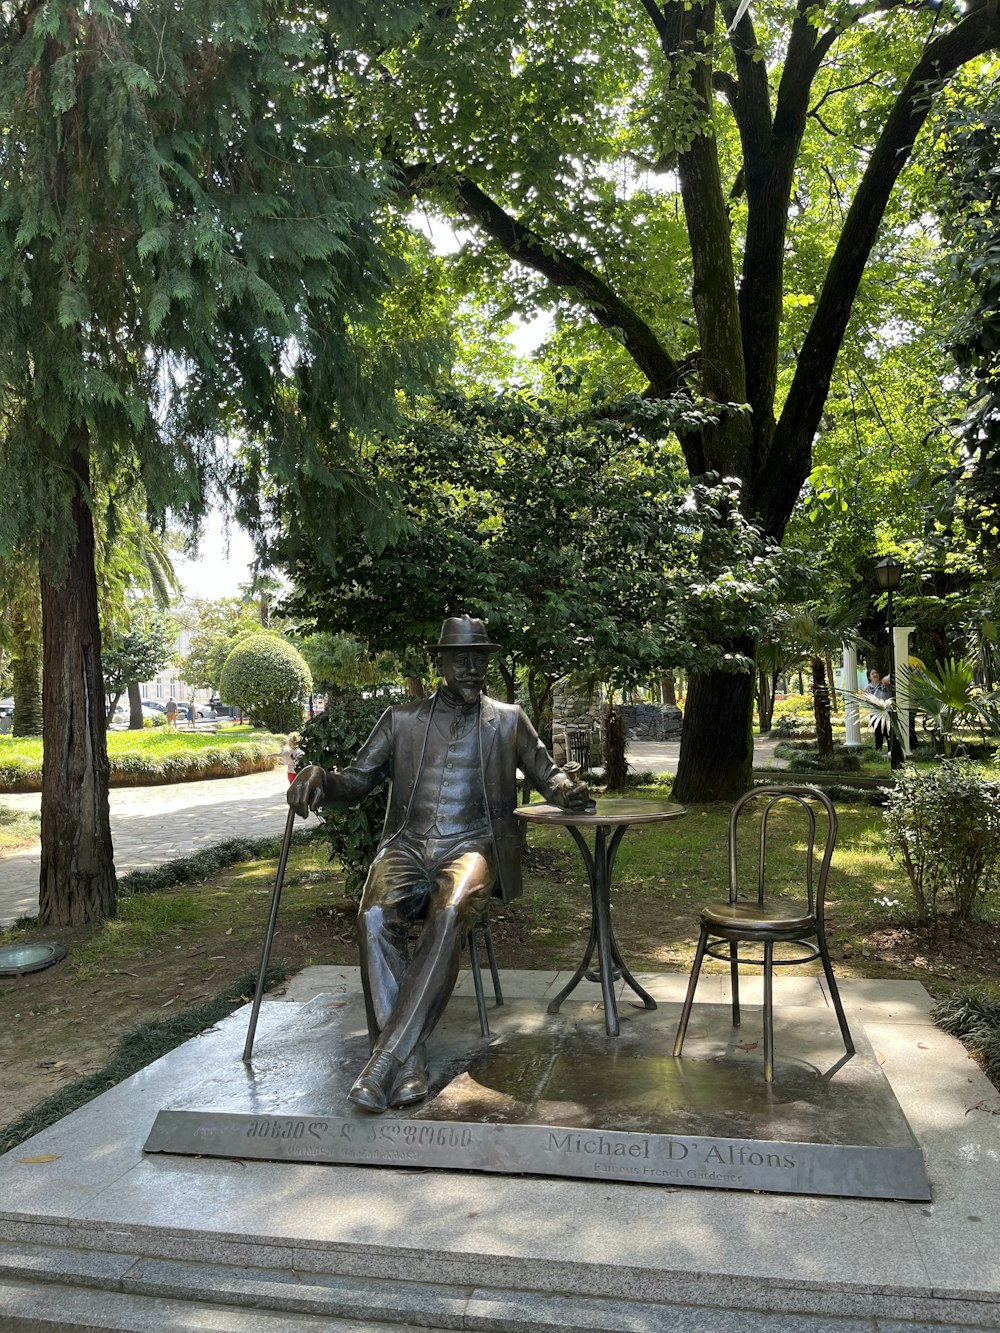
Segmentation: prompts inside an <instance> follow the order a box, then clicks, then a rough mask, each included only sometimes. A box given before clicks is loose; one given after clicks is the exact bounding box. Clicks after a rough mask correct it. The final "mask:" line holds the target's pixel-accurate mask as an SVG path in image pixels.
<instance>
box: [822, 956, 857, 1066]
mask: <svg viewBox="0 0 1000 1333" xmlns="http://www.w3.org/2000/svg"><path fill="white" fill-rule="evenodd" d="M816 942H817V944H818V945H819V956H820V958H821V959H822V961H823V971H824V972H825V974H826V984H827V985H828V986H829V987H830V999H831V1000H832V1001H833V1008H834V1012H835V1013H836V1015H837V1022H838V1023H839V1024H840V1035H841V1036H842V1037H843V1039H844V1047H845V1049H846V1051H847V1054H848V1055H853V1054H854V1038H853V1037H852V1036H851V1029H850V1028H849V1027H848V1026H847V1015H846V1014H845V1013H844V1006H843V1004H841V1001H840V991H839V990H838V989H837V983H836V981H835V980H834V976H833V965H832V964H831V962H830V947H829V945H828V944H827V942H826V936H825V935H822V934H820V935H818V936H817V937H816Z"/></svg>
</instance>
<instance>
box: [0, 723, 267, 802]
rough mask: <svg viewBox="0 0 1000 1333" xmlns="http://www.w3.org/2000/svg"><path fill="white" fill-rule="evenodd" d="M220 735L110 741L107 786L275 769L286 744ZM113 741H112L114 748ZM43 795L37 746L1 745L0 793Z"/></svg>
mask: <svg viewBox="0 0 1000 1333" xmlns="http://www.w3.org/2000/svg"><path fill="white" fill-rule="evenodd" d="M158 731H160V732H161V731H162V729H158ZM125 734H126V733H122V735H125ZM147 735H150V737H151V741H152V743H150V742H146V736H147ZM223 735H224V733H220V734H219V735H214V736H197V735H193V736H186V735H184V734H183V733H175V734H174V735H173V736H172V737H170V738H164V739H163V740H161V739H160V736H159V735H157V736H156V737H155V738H153V737H152V733H146V732H140V733H137V740H136V741H135V742H133V743H132V744H118V743H112V742H111V738H109V746H108V759H109V761H110V764H111V786H112V787H140V786H158V785H160V784H161V783H167V782H187V781H196V780H199V779H203V778H231V777H238V776H240V775H241V774H243V773H260V772H264V771H265V770H267V769H269V768H273V767H274V765H275V763H276V762H277V759H278V756H279V754H280V751H281V747H282V745H283V744H284V737H283V736H273V735H271V734H270V733H268V732H255V733H254V734H253V735H251V736H246V737H245V738H241V739H233V740H232V741H228V740H224V739H223ZM117 741H118V737H117V736H116V737H115V738H114V742H117ZM171 741H172V742H173V743H170V742H171ZM41 789H42V747H41V742H40V741H32V742H24V741H22V742H19V743H17V744H12V743H11V742H9V741H4V742H3V743H0V791H41Z"/></svg>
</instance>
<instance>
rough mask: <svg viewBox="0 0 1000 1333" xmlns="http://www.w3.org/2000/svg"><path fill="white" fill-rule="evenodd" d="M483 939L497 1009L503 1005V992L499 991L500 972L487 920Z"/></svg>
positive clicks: (484, 925)
mask: <svg viewBox="0 0 1000 1333" xmlns="http://www.w3.org/2000/svg"><path fill="white" fill-rule="evenodd" d="M483 938H484V939H485V941H486V957H487V958H488V959H489V963H490V976H491V977H492V978H493V998H494V999H495V1000H496V1002H497V1006H498V1007H499V1006H500V1005H501V1004H503V991H502V990H501V989H500V971H499V969H498V967H497V956H496V952H495V951H494V948H493V931H492V930H490V923H489V920H487V921H485V922H484V923H483Z"/></svg>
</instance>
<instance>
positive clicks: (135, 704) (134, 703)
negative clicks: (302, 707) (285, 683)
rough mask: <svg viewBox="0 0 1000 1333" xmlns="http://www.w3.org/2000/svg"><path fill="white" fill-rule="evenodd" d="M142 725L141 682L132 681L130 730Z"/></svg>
mask: <svg viewBox="0 0 1000 1333" xmlns="http://www.w3.org/2000/svg"><path fill="white" fill-rule="evenodd" d="M311 698H312V696H311V695H310V699H311ZM142 725H143V716H142V696H141V695H140V694H139V682H138V681H137V680H130V681H129V683H128V729H129V731H141V730H142Z"/></svg>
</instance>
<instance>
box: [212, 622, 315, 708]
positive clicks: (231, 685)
mask: <svg viewBox="0 0 1000 1333" xmlns="http://www.w3.org/2000/svg"><path fill="white" fill-rule="evenodd" d="M219 689H220V692H221V695H222V699H223V702H225V703H231V704H238V705H239V707H240V708H242V709H243V711H244V712H246V713H249V714H250V717H251V718H252V719H253V721H254V722H255V723H256V724H258V725H259V726H262V727H266V728H267V729H268V730H270V731H292V730H293V729H294V728H296V727H298V725H299V723H300V722H301V721H302V701H303V699H304V698H305V697H306V695H307V694H308V693H309V691H310V690H311V689H312V677H311V676H310V674H309V668H308V666H307V665H306V662H305V658H304V657H303V656H302V654H301V653H300V652H299V651H298V650H297V649H296V648H293V647H292V645H291V644H290V643H286V642H285V640H284V639H280V638H278V636H277V635H276V634H262V633H259V634H251V635H249V636H248V637H247V638H245V639H243V640H241V641H240V642H239V643H238V644H237V645H236V647H235V648H234V649H233V651H232V652H231V653H230V654H229V656H228V657H227V658H226V664H225V666H224V667H223V668H222V677H221V679H220V682H219Z"/></svg>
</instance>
